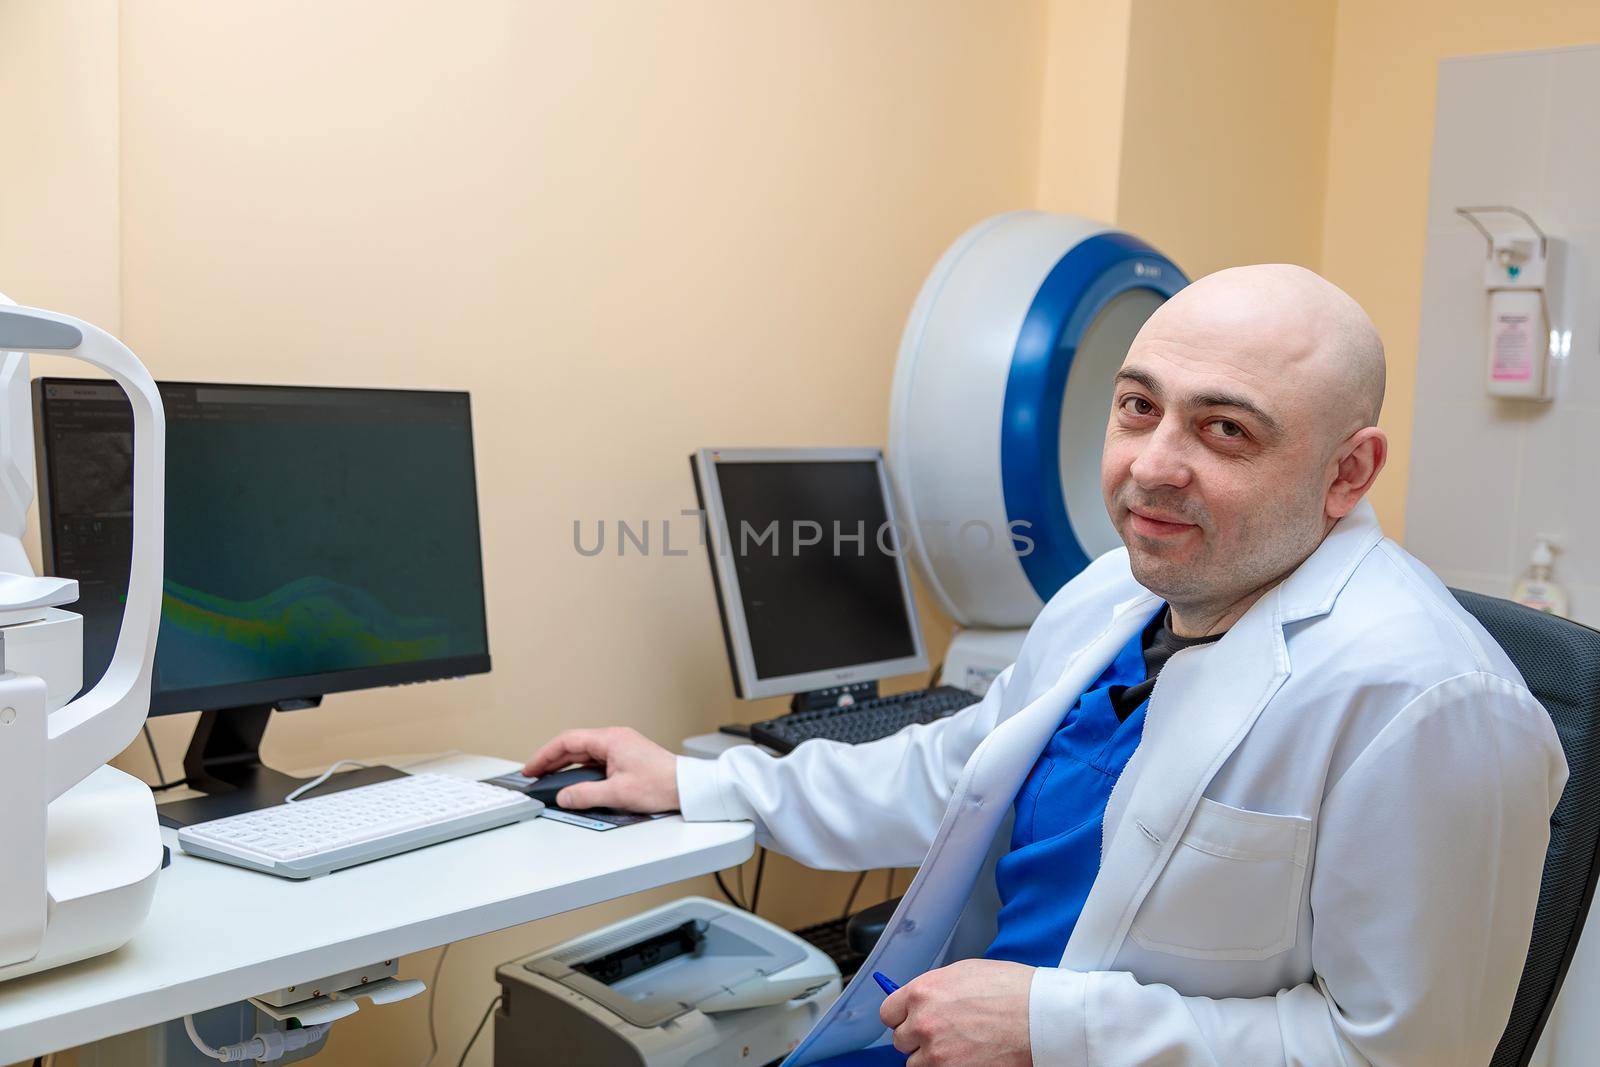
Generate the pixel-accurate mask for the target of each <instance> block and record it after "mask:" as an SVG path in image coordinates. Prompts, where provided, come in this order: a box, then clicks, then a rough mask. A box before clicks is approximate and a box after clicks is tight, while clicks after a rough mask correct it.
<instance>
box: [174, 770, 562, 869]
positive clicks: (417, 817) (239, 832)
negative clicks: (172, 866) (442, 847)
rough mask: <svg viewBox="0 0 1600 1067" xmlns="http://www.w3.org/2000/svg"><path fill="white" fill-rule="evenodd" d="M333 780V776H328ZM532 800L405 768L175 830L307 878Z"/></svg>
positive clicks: (463, 829) (213, 849) (427, 841)
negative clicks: (398, 774) (388, 776)
mask: <svg viewBox="0 0 1600 1067" xmlns="http://www.w3.org/2000/svg"><path fill="white" fill-rule="evenodd" d="M336 780H337V779H336ZM543 810H544V805H543V804H541V803H539V802H538V801H537V800H534V799H532V798H531V797H527V796H524V795H522V794H521V793H516V792H512V791H511V790H509V789H502V788H500V787H499V786H494V785H487V784H485V783H483V782H473V781H469V780H467V779H465V778H453V777H451V776H449V775H445V774H410V775H407V776H405V777H404V778H395V779H393V780H391V781H387V782H377V783H375V784H373V785H361V786H356V787H354V788H352V789H345V790H341V791H340V792H337V793H330V794H328V795H326V796H320V797H313V798H311V799H309V800H300V801H296V802H295V803H293V804H279V805H277V806H276V807H271V808H262V809H261V810H259V811H251V812H246V813H245V814H243V815H230V816H228V817H227V818H226V819H214V820H212V821H211V822H202V823H196V824H194V825H193V826H186V827H184V828H183V829H181V830H179V831H178V845H179V847H180V848H182V849H183V851H185V852H187V853H189V854H191V855H194V856H204V857H205V858H206V859H213V860H221V861H222V862H224V863H232V864H237V865H238V866H240V867H249V868H250V869H251V870H256V871H265V872H266V873H268V874H276V875H279V876H281V877H284V878H312V877H315V876H316V875H319V874H327V873H329V872H330V871H336V870H339V869H340V868H342V867H354V866H355V865H356V864H358V863H367V862H368V861H370V860H375V859H382V858H383V857H385V856H393V855H395V854H396V853H398V852H409V851H410V850H412V849H415V848H422V847H424V846H425V845H432V844H437V843H438V842H440V841H448V840H450V839H451V838H456V837H465V836H466V835H467V834H475V833H477V832H478V831H480V830H490V829H493V828H495V827H497V826H506V825H508V824H510V823H514V822H521V821H522V820H524V819H531V818H533V817H534V816H535V815H538V814H539V813H540V812H541V811H543Z"/></svg>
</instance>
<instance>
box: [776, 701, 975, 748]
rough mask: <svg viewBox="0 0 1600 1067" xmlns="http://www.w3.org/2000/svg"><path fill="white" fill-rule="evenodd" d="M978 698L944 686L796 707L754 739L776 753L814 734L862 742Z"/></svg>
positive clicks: (955, 709)
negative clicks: (809, 707)
mask: <svg viewBox="0 0 1600 1067" xmlns="http://www.w3.org/2000/svg"><path fill="white" fill-rule="evenodd" d="M978 700H979V698H978V697H977V696H975V695H973V694H972V693H969V692H967V691H966V690H965V689H957V688H956V687H955V686H953V685H941V686H939V687H938V688H937V689H919V690H915V691H913V692H910V693H896V694H894V695H893V696H886V697H875V698H873V699H872V700H858V701H856V702H855V703H854V704H846V705H844V706H843V707H835V708H818V709H816V710H815V711H792V712H790V713H789V714H787V715H783V716H780V717H779V718H776V719H768V720H767V721H766V722H758V723H755V724H754V725H752V726H751V727H750V739H751V740H752V741H754V742H756V743H757V744H760V745H766V746H767V747H768V748H770V749H774V750H776V751H778V752H790V751H793V750H794V748H795V746H797V745H799V744H800V742H802V741H810V740H811V739H812V738H814V737H822V738H827V739H828V740H830V741H843V742H845V743H846V744H851V745H859V744H862V743H863V742H866V741H876V740H878V738H880V737H888V736H889V735H890V734H893V733H898V732H899V731H901V730H903V729H905V728H906V727H907V726H910V725H911V724H912V723H918V722H934V721H936V720H938V719H943V718H945V717H947V716H950V715H954V714H955V713H956V712H958V711H960V710H961V709H962V708H964V707H966V706H968V705H969V704H976V703H977V702H978Z"/></svg>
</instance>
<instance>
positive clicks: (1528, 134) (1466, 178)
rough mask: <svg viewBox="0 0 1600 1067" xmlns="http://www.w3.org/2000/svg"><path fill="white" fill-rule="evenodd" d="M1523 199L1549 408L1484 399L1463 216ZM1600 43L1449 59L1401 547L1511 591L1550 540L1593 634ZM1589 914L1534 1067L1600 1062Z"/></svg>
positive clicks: (1469, 232)
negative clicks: (1554, 358) (1533, 228)
mask: <svg viewBox="0 0 1600 1067" xmlns="http://www.w3.org/2000/svg"><path fill="white" fill-rule="evenodd" d="M1477 204H1513V205H1515V206H1517V207H1520V208H1522V209H1523V210H1525V211H1527V212H1528V213H1529V214H1531V215H1532V216H1533V217H1534V219H1536V220H1537V221H1538V222H1539V224H1540V225H1541V226H1542V227H1543V228H1544V229H1545V231H1546V232H1547V233H1549V234H1550V235H1551V236H1553V237H1558V238H1561V239H1562V240H1563V241H1565V242H1566V243H1567V244H1566V253H1567V255H1566V264H1565V270H1564V272H1563V273H1564V279H1563V284H1562V287H1561V290H1560V291H1559V292H1556V293H1554V294H1552V295H1553V297H1554V298H1555V301H1556V306H1555V308H1554V309H1553V312H1552V313H1553V316H1554V319H1555V322H1554V325H1555V327H1556V328H1558V329H1570V330H1571V331H1572V344H1571V352H1570V355H1569V357H1568V359H1567V360H1566V364H1565V365H1564V366H1561V367H1559V368H1558V370H1557V374H1558V378H1557V385H1556V389H1557V393H1556V399H1555V400H1554V402H1552V403H1549V404H1539V403H1529V402H1526V401H1507V400H1497V399H1495V398H1493V397H1490V396H1489V395H1488V394H1487V393H1486V392H1485V391H1484V370H1483V366H1484V362H1485V347H1486V345H1487V343H1488V341H1487V327H1488V323H1487V319H1488V311H1487V305H1486V296H1485V293H1484V289H1483V261H1484V251H1485V248H1484V240H1483V237H1482V236H1481V235H1480V234H1479V233H1478V232H1477V231H1475V230H1474V229H1472V227H1471V226H1470V225H1469V224H1468V223H1467V222H1466V221H1465V220H1464V219H1462V218H1460V217H1459V216H1458V215H1456V214H1455V209H1456V208H1457V207H1464V206H1468V205H1477ZM1597 265H1600V47H1594V48H1573V49H1563V50H1559V51H1550V52H1528V53H1517V54H1512V55H1499V56H1475V57H1472V58H1467V59H1452V60H1447V61H1446V62H1444V63H1442V64H1440V66H1439V95H1438V105H1437V113H1436V117H1435V128H1434V144H1433V170H1432V175H1431V187H1430V191H1429V207H1428V241H1427V260H1426V265H1425V267H1424V272H1423V285H1422V331H1421V337H1420V339H1419V348H1418V363H1417V402H1416V412H1415V422H1414V430H1413V445H1412V458H1411V480H1410V490H1409V495H1408V498H1407V501H1406V547H1407V548H1408V549H1409V550H1410V551H1411V552H1412V553H1414V554H1415V555H1416V556H1418V557H1419V558H1420V559H1422V560H1423V561H1424V562H1425V563H1427V564H1429V565H1430V566H1431V567H1433V568H1434V570H1436V571H1437V572H1438V573H1439V575H1440V577H1442V578H1443V579H1444V580H1445V581H1446V582H1448V583H1449V584H1451V585H1455V586H1461V587H1464V588H1468V589H1474V590H1478V591H1479V592H1484V593H1493V594H1495V595H1498V596H1508V595H1509V594H1510V592H1511V587H1512V585H1513V584H1514V583H1515V582H1516V580H1517V579H1518V578H1519V577H1520V576H1521V574H1522V573H1523V571H1524V569H1525V568H1526V567H1527V563H1528V554H1529V553H1530V552H1531V551H1532V549H1533V543H1534V539H1535V537H1536V536H1537V535H1540V534H1549V535H1552V536H1554V537H1555V538H1557V539H1558V540H1559V542H1560V545H1561V551H1560V554H1559V555H1558V556H1557V557H1556V577H1557V578H1558V579H1559V580H1560V581H1561V582H1562V583H1563V584H1565V585H1566V587H1567V592H1568V595H1569V596H1570V597H1571V601H1572V607H1571V612H1570V613H1571V615H1572V617H1573V618H1575V619H1577V620H1579V621H1580V622H1586V623H1588V624H1589V625H1590V626H1600V270H1597V269H1596V267H1597ZM1596 1049H1600V916H1597V915H1596V914H1591V915H1590V919H1589V924H1588V928H1587V929H1586V931H1585V933H1584V936H1583V939H1582V940H1581V941H1580V942H1579V949H1578V954H1577V957H1576V958H1575V959H1574V960H1573V965H1572V969H1571V971H1570V972H1568V975H1567V981H1566V984H1565V986H1564V987H1563V990H1562V994H1561V1000H1560V1002H1559V1004H1558V1006H1557V1010H1556V1013H1555V1015H1554V1017H1553V1018H1552V1019H1551V1021H1550V1025H1549V1027H1548V1028H1547V1029H1546V1032H1545V1040H1544V1042H1543V1044H1542V1045H1541V1048H1540V1053H1539V1056H1537V1057H1536V1058H1535V1061H1534V1062H1535V1064H1548V1065H1550V1067H1580V1065H1583V1067H1589V1065H1592V1064H1594V1063H1596V1062H1600V1054H1597V1053H1596V1052H1595V1050H1596Z"/></svg>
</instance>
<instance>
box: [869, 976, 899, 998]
mask: <svg viewBox="0 0 1600 1067" xmlns="http://www.w3.org/2000/svg"><path fill="white" fill-rule="evenodd" d="M872 980H873V981H874V982H877V983H878V988H880V989H882V990H883V991H884V992H885V993H893V992H894V991H895V990H896V989H899V988H900V984H899V983H898V982H896V981H895V980H894V979H893V978H890V977H889V976H888V975H886V974H884V973H883V972H882V971H873V972H872Z"/></svg>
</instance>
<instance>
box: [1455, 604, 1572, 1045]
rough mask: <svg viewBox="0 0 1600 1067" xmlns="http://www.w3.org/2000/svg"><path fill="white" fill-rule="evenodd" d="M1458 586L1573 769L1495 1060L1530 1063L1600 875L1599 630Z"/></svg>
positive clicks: (1556, 820)
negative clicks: (1540, 709) (1599, 857)
mask: <svg viewBox="0 0 1600 1067" xmlns="http://www.w3.org/2000/svg"><path fill="white" fill-rule="evenodd" d="M1451 592H1452V593H1454V594H1455V596H1456V599H1457V600H1459V601H1460V602H1461V606H1462V607H1464V608H1466V609H1467V610H1468V611H1469V612H1471V613H1472V615H1473V617H1474V618H1476V619H1477V620H1478V622H1480V623H1481V624H1482V625H1483V628H1484V629H1485V630H1488V631H1489V635H1490V636H1491V637H1493V638H1494V639H1495V640H1496V641H1498V642H1499V643H1500V647H1501V648H1503V649H1505V651H1506V655H1507V656H1509V657H1511V662H1512V663H1515V664H1516V665H1517V670H1519V671H1521V672H1522V677H1523V679H1524V680H1525V681H1526V682H1527V683H1528V689H1529V690H1531V691H1532V693H1533V695H1534V696H1535V697H1538V698H1539V703H1541V704H1543V705H1544V708H1545V710H1546V711H1548V712H1549V713H1550V718H1551V720H1553V721H1554V722H1555V726H1556V733H1557V734H1559V735H1560V736H1561V747H1562V749H1563V750H1565V752H1566V754H1567V768H1568V771H1569V772H1570V777H1569V778H1568V779H1567V788H1566V791H1565V792H1564V793H1562V794H1561V801H1560V803H1558V804H1557V805H1556V810H1555V814H1554V815H1552V816H1551V817H1550V848H1549V851H1548V852H1546V853H1545V858H1544V878H1543V881H1542V882H1541V883H1540V885H1539V906H1538V910H1537V911H1535V912H1534V917H1533V943H1532V944H1530V945H1529V946H1528V959H1527V962H1525V963H1524V964H1523V965H1522V980H1521V981H1520V982H1519V983H1518V984H1517V999H1516V1000H1515V1001H1514V1002H1513V1003H1512V1006H1511V1019H1510V1021H1509V1022H1508V1023H1507V1024H1506V1031H1505V1033H1504V1034H1503V1035H1502V1036H1501V1038H1500V1045H1499V1047H1498V1048H1496V1049H1495V1052H1494V1059H1492V1060H1491V1061H1490V1067H1525V1065H1526V1064H1527V1063H1528V1061H1529V1060H1531V1059H1532V1058H1533V1050H1534V1048H1535V1046H1537V1045H1538V1043H1539V1035H1540V1033H1541V1032H1543V1030H1544V1027H1545V1023H1546V1022H1548V1021H1549V1019H1550V1009H1551V1008H1553V1007H1554V1006H1555V1002H1556V994H1557V993H1558V992H1560V990H1561V983H1562V980H1563V979H1565V978H1566V976H1567V968H1568V966H1570V965H1571V963H1572V954H1573V952H1574V951H1575V950H1576V949H1577V947H1578V935H1579V934H1581V933H1582V932H1583V921H1584V919H1585V918H1586V917H1587V916H1588V914H1589V903H1590V901H1591V900H1593V899H1594V887H1595V876H1596V874H1600V863H1597V862H1596V848H1597V846H1600V631H1596V630H1591V629H1589V628H1588V627H1587V626H1580V625H1579V624H1578V623H1575V622H1569V621H1567V620H1566V619H1560V618H1556V617H1555V616H1553V615H1545V614H1543V613H1541V612H1537V611H1533V610H1532V609H1530V608H1525V607H1523V606H1522V605H1520V604H1513V603H1512V602H1511V601H1509V600H1501V599H1499V598H1498V597H1491V596H1484V595H1482V594H1481V593H1468V592H1465V591H1463V590H1460V589H1452V590H1451Z"/></svg>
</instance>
